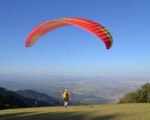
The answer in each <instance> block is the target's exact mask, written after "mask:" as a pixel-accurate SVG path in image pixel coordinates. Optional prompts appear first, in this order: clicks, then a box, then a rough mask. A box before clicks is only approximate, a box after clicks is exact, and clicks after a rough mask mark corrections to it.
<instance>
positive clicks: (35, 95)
mask: <svg viewBox="0 0 150 120" xmlns="http://www.w3.org/2000/svg"><path fill="white" fill-rule="evenodd" d="M16 93H17V94H19V95H20V96H23V97H26V98H30V99H35V100H37V101H43V102H46V103H49V105H50V106H60V105H62V103H60V102H59V101H57V100H56V99H55V98H53V97H51V96H49V95H47V94H44V93H40V92H37V91H34V90H18V91H16ZM36 104H37V106H38V103H37V102H36Z"/></svg>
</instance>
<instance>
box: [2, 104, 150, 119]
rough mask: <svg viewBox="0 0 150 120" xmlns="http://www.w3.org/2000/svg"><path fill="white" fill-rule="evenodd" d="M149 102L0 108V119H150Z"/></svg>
mask: <svg viewBox="0 0 150 120" xmlns="http://www.w3.org/2000/svg"><path fill="white" fill-rule="evenodd" d="M149 111H150V104H109V105H108V104H107V105H87V106H69V107H68V108H64V107H40V108H25V109H13V110H1V111H0V120H150V114H149Z"/></svg>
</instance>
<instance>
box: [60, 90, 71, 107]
mask: <svg viewBox="0 0 150 120" xmlns="http://www.w3.org/2000/svg"><path fill="white" fill-rule="evenodd" d="M69 96H70V93H69V92H68V89H66V90H65V91H64V92H63V94H62V98H63V100H64V106H65V107H67V105H68V102H69Z"/></svg>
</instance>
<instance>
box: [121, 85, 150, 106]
mask: <svg viewBox="0 0 150 120" xmlns="http://www.w3.org/2000/svg"><path fill="white" fill-rule="evenodd" d="M119 103H150V83H146V84H144V85H143V86H141V88H139V89H137V90H136V91H134V92H129V93H127V94H125V95H124V96H123V98H121V99H120V100H119Z"/></svg>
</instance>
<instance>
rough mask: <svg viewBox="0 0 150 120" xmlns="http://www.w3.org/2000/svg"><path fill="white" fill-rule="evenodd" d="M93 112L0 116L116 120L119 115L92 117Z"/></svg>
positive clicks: (7, 118)
mask: <svg viewBox="0 0 150 120" xmlns="http://www.w3.org/2000/svg"><path fill="white" fill-rule="evenodd" d="M90 114H91V112H89V113H87V112H86V113H84V112H49V113H38V112H22V113H14V114H6V115H0V120H114V119H115V118H117V115H105V116H90Z"/></svg>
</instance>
